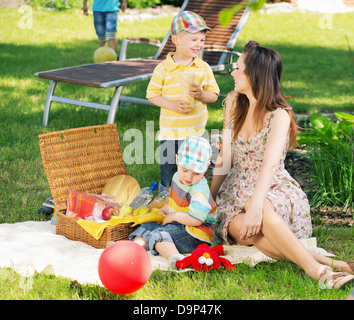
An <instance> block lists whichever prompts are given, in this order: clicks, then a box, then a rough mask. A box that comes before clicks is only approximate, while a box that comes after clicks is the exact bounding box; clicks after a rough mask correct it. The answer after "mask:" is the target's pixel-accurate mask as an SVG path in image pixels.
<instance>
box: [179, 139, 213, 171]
mask: <svg viewBox="0 0 354 320" xmlns="http://www.w3.org/2000/svg"><path fill="white" fill-rule="evenodd" d="M211 154H212V153H211V146H210V144H209V142H208V140H206V139H205V138H202V137H196V136H193V137H188V138H187V139H186V140H185V141H184V142H183V143H182V145H181V146H180V147H179V149H178V155H177V161H176V162H177V164H178V165H179V166H181V167H183V168H185V169H190V170H192V171H194V172H196V173H203V172H205V171H206V170H207V169H208V165H209V164H210V161H211Z"/></svg>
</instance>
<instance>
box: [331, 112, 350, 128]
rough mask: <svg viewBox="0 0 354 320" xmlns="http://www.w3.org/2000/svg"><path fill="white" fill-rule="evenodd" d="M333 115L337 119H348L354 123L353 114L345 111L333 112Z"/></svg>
mask: <svg viewBox="0 0 354 320" xmlns="http://www.w3.org/2000/svg"><path fill="white" fill-rule="evenodd" d="M335 115H336V117H337V118H338V119H340V120H346V121H349V122H351V123H352V125H354V115H352V114H350V113H345V112H335Z"/></svg>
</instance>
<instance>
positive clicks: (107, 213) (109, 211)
mask: <svg viewBox="0 0 354 320" xmlns="http://www.w3.org/2000/svg"><path fill="white" fill-rule="evenodd" d="M116 211H117V209H116V208H114V207H105V208H104V209H103V210H102V219H103V220H110V219H111V217H112V215H113V214H114V212H116Z"/></svg>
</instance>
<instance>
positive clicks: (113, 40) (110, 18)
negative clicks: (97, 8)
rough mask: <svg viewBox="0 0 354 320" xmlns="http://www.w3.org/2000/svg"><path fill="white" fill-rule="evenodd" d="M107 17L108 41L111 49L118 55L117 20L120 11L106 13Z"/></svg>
mask: <svg viewBox="0 0 354 320" xmlns="http://www.w3.org/2000/svg"><path fill="white" fill-rule="evenodd" d="M105 14H106V15H105V16H106V40H108V41H109V45H110V47H111V48H112V49H113V50H114V51H115V52H116V53H117V50H118V48H117V45H118V42H117V18H118V11H112V12H105Z"/></svg>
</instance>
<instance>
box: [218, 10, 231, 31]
mask: <svg viewBox="0 0 354 320" xmlns="http://www.w3.org/2000/svg"><path fill="white" fill-rule="evenodd" d="M233 16H234V12H233V10H232V8H227V9H223V10H221V11H220V13H219V21H220V24H221V25H222V26H223V27H227V26H228V25H229V23H230V22H231V20H232V17H233Z"/></svg>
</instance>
